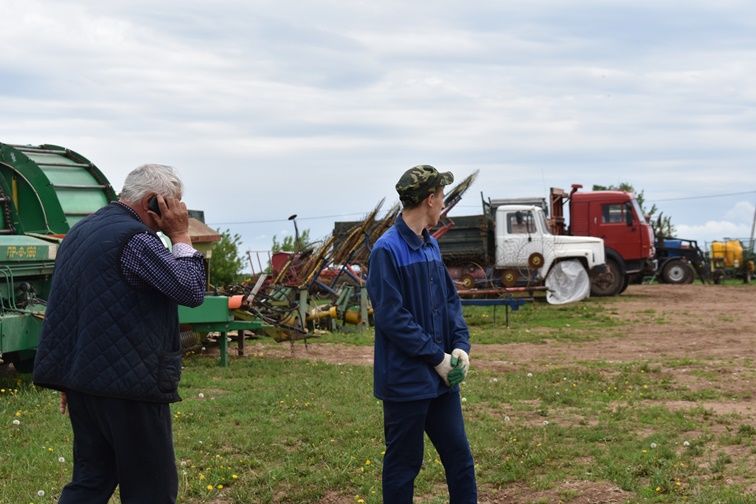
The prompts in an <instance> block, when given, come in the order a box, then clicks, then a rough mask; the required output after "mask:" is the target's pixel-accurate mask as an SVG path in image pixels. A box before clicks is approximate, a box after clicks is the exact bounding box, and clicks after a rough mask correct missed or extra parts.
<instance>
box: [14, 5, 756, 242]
mask: <svg viewBox="0 0 756 504" xmlns="http://www.w3.org/2000/svg"><path fill="white" fill-rule="evenodd" d="M0 4H2V8H3V12H5V13H9V14H10V16H9V19H10V18H11V17H12V18H13V22H12V23H6V26H4V28H3V30H2V31H0V108H2V110H3V115H2V117H0V131H2V132H3V133H2V137H0V142H9V143H57V144H61V145H64V146H66V147H70V148H72V149H74V150H76V151H79V152H80V153H81V154H83V155H84V156H86V157H88V158H89V159H90V160H92V161H93V162H94V163H95V164H97V165H98V166H99V167H100V168H101V169H102V170H103V172H105V174H106V175H107V176H108V177H109V178H110V179H111V182H113V184H114V185H116V186H120V184H121V183H122V181H123V178H124V177H125V175H126V173H127V172H128V170H129V169H131V168H133V167H134V166H137V165H138V164H141V163H143V162H146V161H159V162H165V163H169V164H174V165H176V166H177V167H178V168H179V169H180V172H181V174H182V176H184V178H185V179H186V180H185V181H186V186H187V195H186V196H187V198H188V199H189V200H190V203H191V204H192V205H193V206H197V207H202V208H204V209H205V210H206V215H207V218H208V220H209V221H217V222H235V221H254V220H271V219H278V218H281V219H285V218H286V217H287V216H288V215H290V214H291V213H294V212H297V213H299V214H300V215H301V216H302V217H307V216H321V215H333V214H342V213H354V212H362V211H367V210H368V209H369V208H371V207H372V206H373V205H374V204H375V202H377V201H378V200H379V199H380V198H382V197H388V199H389V201H391V200H393V199H394V198H395V194H394V190H393V185H394V183H395V182H396V179H397V178H398V176H399V174H401V172H402V171H404V170H405V169H406V168H408V167H409V166H412V165H414V164H417V163H431V164H435V165H437V166H439V167H441V168H446V169H452V170H454V171H455V173H456V174H457V175H458V176H459V177H460V178H461V177H462V176H464V175H466V174H467V173H469V172H470V171H472V170H474V169H476V168H480V169H481V175H480V177H479V179H478V181H477V182H476V185H475V186H474V187H473V189H472V190H471V191H470V193H469V195H468V196H467V197H466V198H465V201H463V205H465V206H466V207H465V209H466V210H470V212H472V211H475V208H476V207H478V206H479V199H480V198H479V192H480V191H481V190H483V191H484V193H485V195H486V196H492V197H506V196H526V195H527V196H529V195H544V196H545V195H546V191H547V190H548V187H550V186H561V187H569V184H570V183H573V182H579V183H583V184H584V185H585V186H586V187H590V185H592V184H594V183H600V184H610V183H618V182H621V181H629V182H631V183H632V184H633V185H635V187H636V188H638V189H643V190H645V194H646V196H647V198H648V199H649V200H650V201H653V200H654V199H658V200H664V199H665V198H666V199H669V198H679V197H689V196H694V195H698V194H701V195H705V194H711V193H731V192H736V191H743V190H751V189H753V190H756V173H755V172H754V170H753V165H754V159H756V145H754V142H753V138H754V129H756V126H755V125H756V111H755V109H754V107H753V102H754V99H756V39H754V37H753V33H754V31H755V30H756V26H754V25H755V23H756V22H755V21H754V20H756V6H755V5H754V4H752V3H749V2H745V1H738V0H730V1H727V2H713V1H706V0H696V1H691V2H687V3H686V5H685V7H684V8H681V7H680V6H679V3H677V2H672V1H671V0H666V1H660V2H659V1H657V2H650V1H641V2H638V1H637V0H636V1H632V2H631V1H630V0H623V1H617V2H611V3H607V2H604V1H599V0H592V1H588V2H581V3H580V4H579V5H576V4H575V2H569V1H567V0H534V1H533V2H529V3H526V4H525V3H511V2H492V1H487V0H473V1H470V2H465V3H460V2H454V1H446V0H442V1H437V2H433V3H432V4H431V3H429V2H410V3H407V2H398V1H386V2H344V1H335V0H332V1H325V2H318V3H303V2H291V1H279V2H273V1H272V0H270V1H262V0H261V1H256V2H243V1H240V0H239V1H237V0H225V1H219V2H213V3H208V2H203V1H199V0H184V1H182V2H178V1H161V2H147V1H146V0H131V1H121V0H118V1H116V0H114V1H111V2H95V1H88V0H87V1H84V0H82V1H77V2H52V1H44V0H24V1H23V2H22V1H20V0H0ZM733 201H734V200H733V199H727V200H724V203H720V202H716V204H715V202H713V201H712V202H711V204H709V200H707V204H701V202H700V201H698V200H689V201H683V202H676V203H666V202H664V203H663V204H662V203H660V206H663V207H664V209H665V211H668V212H669V213H671V214H672V215H674V216H675V219H674V221H680V222H682V221H684V222H685V224H684V225H681V226H678V227H679V228H680V229H681V231H682V230H683V229H684V230H685V231H690V232H691V233H693V234H694V235H695V234H696V233H700V234H701V236H704V235H705V236H709V234H707V233H718V235H717V236H719V235H723V234H726V233H724V231H722V230H727V229H729V228H728V227H727V226H728V224H727V223H730V224H732V225H734V226H736V228H734V229H733V233H734V232H735V231H736V230H737V231H738V232H740V230H741V228H742V226H743V225H745V226H746V227H748V225H749V224H748V223H749V222H750V221H749V219H750V217H748V216H747V215H746V214H747V210H748V209H747V208H745V207H743V208H741V207H740V206H738V207H737V208H736V207H732V204H733ZM723 205H724V206H727V205H729V206H730V207H732V208H723V207H722V206H723ZM751 208H752V207H751ZM728 210H731V211H732V212H733V213H727V211H728ZM683 217H684V218H683ZM744 219H745V220H744ZM332 220H335V219H323V220H302V222H301V226H300V227H301V228H305V227H309V228H311V230H312V235H313V237H319V236H322V235H323V234H325V233H327V232H328V231H329V230H330V228H331V227H332V222H331V221H332ZM702 223H703V224H702ZM283 225H285V224H280V223H272V224H254V225H253V224H250V225H246V226H241V225H240V226H237V227H238V230H237V229H233V230H232V231H237V232H240V233H242V235H243V238H244V241H245V244H247V245H248V246H250V247H253V248H261V247H263V246H266V245H268V244H269V241H270V236H272V235H273V234H278V235H279V236H281V233H282V231H281V227H282V226H283ZM683 226H687V227H683ZM287 232H288V233H291V230H288V231H287ZM747 232H750V229H749V230H748V231H747ZM728 233H729V231H728ZM720 237H721V236H720Z"/></svg>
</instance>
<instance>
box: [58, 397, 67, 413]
mask: <svg viewBox="0 0 756 504" xmlns="http://www.w3.org/2000/svg"><path fill="white" fill-rule="evenodd" d="M67 407H68V396H67V395H66V393H65V392H61V393H60V414H61V415H65V414H66V408H67Z"/></svg>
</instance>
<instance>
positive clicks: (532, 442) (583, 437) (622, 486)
mask: <svg viewBox="0 0 756 504" xmlns="http://www.w3.org/2000/svg"><path fill="white" fill-rule="evenodd" d="M621 302H622V301H621V298H620V299H619V300H618V299H613V300H609V301H606V300H602V301H594V300H591V301H589V302H586V303H580V304H578V305H575V306H572V307H552V306H547V305H545V304H539V305H535V306H526V307H523V308H522V309H521V310H520V311H518V312H514V313H512V327H511V328H510V329H505V328H504V326H503V312H502V311H500V312H499V314H498V315H497V325H496V326H494V325H493V324H492V322H491V319H492V315H493V314H492V312H491V310H490V309H469V310H467V318H468V321H469V323H470V326H471V330H472V335H473V336H472V337H473V341H474V343H475V344H476V345H478V346H477V348H476V352H477V353H478V354H480V353H483V352H485V351H486V350H485V348H486V347H485V345H487V344H489V343H504V342H505V341H504V340H506V342H520V343H535V344H541V343H543V342H544V341H546V340H549V341H553V340H556V341H591V340H598V339H601V338H613V337H616V336H619V335H620V334H621V332H622V330H623V325H622V322H619V321H618V319H617V317H616V316H615V315H616V311H615V310H616V306H617V303H621ZM640 316H641V317H645V319H647V321H649V322H654V321H656V320H657V319H658V318H659V314H658V313H656V312H653V313H645V314H641V315H640ZM661 323H663V321H662V322H661ZM535 328H539V329H538V330H535ZM323 342H326V343H338V344H341V345H343V344H347V343H348V344H350V345H354V344H358V345H366V344H371V343H372V336H371V335H370V334H369V333H363V334H346V335H344V334H342V335H330V336H327V337H325V338H323ZM314 344H315V345H317V344H320V342H315V343H314ZM273 345H274V344H273V343H268V342H264V343H263V344H262V346H261V347H260V348H262V350H261V351H260V350H259V351H257V352H256V354H255V355H254V356H253V357H248V358H234V359H232V364H231V367H229V368H226V369H222V368H219V367H217V359H216V358H215V357H210V356H192V357H190V358H188V359H187V360H186V362H185V365H186V369H185V370H184V375H183V378H182V382H181V394H182V396H183V397H184V401H182V402H180V403H178V404H176V405H174V406H173V418H174V432H175V446H176V455H177V461H178V465H179V467H178V470H179V477H180V491H179V492H180V493H179V499H180V501H181V502H189V503H200V502H216V503H232V502H233V503H256V502H291V503H309V502H319V501H320V502H329V503H331V502H358V503H359V502H380V466H381V459H382V453H383V439H382V420H381V418H382V410H381V405H380V403H379V402H378V401H376V400H375V399H374V398H373V397H372V370H371V369H370V367H368V366H355V365H346V364H344V365H337V364H327V363H322V362H313V361H307V360H297V359H290V358H281V357H274V356H271V355H268V353H266V352H265V349H267V348H271V350H272V349H273V348H274V346H273ZM335 348H338V347H335ZM271 353H273V352H271ZM261 355H262V356H261ZM697 364H699V362H698V361H697V360H695V359H679V360H676V361H669V362H665V363H664V365H663V366H661V365H659V364H658V363H654V362H648V361H643V360H635V361H623V362H617V361H609V360H596V359H593V360H590V361H581V360H573V361H564V362H551V363H549V364H544V365H536V364H533V365H532V367H522V366H518V367H516V368H513V369H508V370H499V369H496V368H493V367H486V366H481V367H479V368H475V367H474V368H473V370H472V371H471V373H470V375H469V376H468V380H467V381H466V382H465V383H464V384H463V387H462V395H463V401H464V402H463V408H464V410H465V416H466V422H467V430H468V435H469V438H470V441H471V444H472V449H473V453H474V456H475V459H476V468H477V476H478V482H479V488H480V492H481V496H482V498H481V502H486V501H487V500H486V499H488V501H493V500H494V499H497V498H500V499H502V500H500V501H499V502H505V501H507V500H506V499H505V498H504V497H503V496H506V495H508V494H507V493H506V492H508V491H511V490H512V489H518V491H519V492H520V495H522V494H523V492H529V493H526V495H531V496H532V500H528V498H527V497H525V498H523V497H520V498H521V500H520V502H559V501H562V502H569V501H570V500H571V499H573V498H575V497H576V496H577V495H578V494H579V493H581V491H580V490H578V489H571V487H569V486H564V485H560V482H564V481H574V482H588V484H593V485H596V491H599V490H600V489H601V488H604V487H602V486H601V485H604V486H607V485H608V486H610V487H611V488H612V489H613V491H614V492H615V494H616V495H617V496H618V497H617V499H619V500H612V501H611V502H660V503H676V502H692V503H701V504H710V503H715V502H721V503H733V504H734V503H746V502H756V497H754V495H753V494H750V495H747V494H746V488H749V487H751V488H752V487H753V485H754V467H753V465H752V461H753V460H754V457H753V455H754V453H756V445H754V434H756V429H754V426H753V425H751V424H750V423H748V421H746V420H745V419H744V418H743V417H741V416H739V415H737V414H716V413H714V412H712V411H711V410H710V409H707V408H705V407H703V406H702V407H695V408H690V409H685V410H680V409H676V408H673V407H671V406H669V405H670V404H672V403H674V402H675V401H701V402H704V401H717V400H725V399H729V400H748V397H743V395H744V393H733V392H728V391H727V390H726V389H722V388H719V387H715V386H713V385H712V386H711V387H708V386H703V387H701V386H696V387H688V386H686V385H685V384H681V383H679V382H678V381H675V380H674V379H672V378H671V375H670V370H673V369H674V368H675V367H676V366H677V367H681V366H685V367H687V368H696V366H697ZM473 366H475V360H473ZM706 372H707V371H705V367H702V371H701V373H703V374H704V375H705V373H706ZM752 378H753V376H749V379H752ZM0 387H1V388H0V426H1V427H0V481H2V482H3V484H2V485H1V486H0V503H27V502H28V503H42V502H45V503H47V502H56V496H57V495H58V493H59V491H60V488H61V487H62V486H63V485H64V484H65V483H66V482H67V481H68V480H69V478H70V473H71V468H72V463H71V462H72V455H71V432H70V426H69V424H68V419H67V418H66V417H63V416H61V415H59V414H57V412H56V410H57V395H56V394H53V393H52V392H51V391H48V390H40V389H36V388H35V387H33V386H32V385H30V384H29V377H28V376H25V375H16V374H14V373H4V374H3V375H2V376H0ZM745 395H746V396H747V395H748V394H745ZM38 492H44V495H39V494H38ZM589 493H590V492H589ZM416 495H417V496H418V497H419V500H420V501H422V502H432V503H442V502H445V501H446V499H445V498H444V497H443V496H444V495H445V483H444V476H443V468H442V467H441V465H440V463H439V460H438V458H437V456H436V454H435V451H434V450H433V449H432V447H431V446H430V443H428V447H427V448H426V457H425V464H424V468H423V470H422V471H421V474H420V477H419V479H418V481H417V486H416ZM497 496H498V497H497ZM114 501H115V502H117V500H116V499H114ZM593 502H598V501H593Z"/></svg>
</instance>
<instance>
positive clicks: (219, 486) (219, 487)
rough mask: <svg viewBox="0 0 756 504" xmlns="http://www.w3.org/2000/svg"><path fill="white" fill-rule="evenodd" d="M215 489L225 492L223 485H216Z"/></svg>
mask: <svg viewBox="0 0 756 504" xmlns="http://www.w3.org/2000/svg"><path fill="white" fill-rule="evenodd" d="M215 488H217V489H218V490H223V485H216V487H215Z"/></svg>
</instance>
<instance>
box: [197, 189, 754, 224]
mask: <svg viewBox="0 0 756 504" xmlns="http://www.w3.org/2000/svg"><path fill="white" fill-rule="evenodd" d="M745 194H756V190H753V191H741V192H734V193H722V194H702V195H698V196H682V197H679V198H664V199H655V200H649V203H657V202H662V201H681V200H692V199H705V198H723V197H726V196H743V195H745ZM457 207H458V208H480V205H457ZM362 215H365V212H352V213H344V214H333V215H317V216H313V217H297V220H322V219H333V218H336V217H354V216H362ZM288 220H289V219H264V220H248V221H228V222H209V223H208V224H209V225H211V226H232V225H238V224H272V223H275V222H287V221H288Z"/></svg>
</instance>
